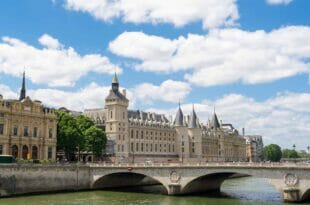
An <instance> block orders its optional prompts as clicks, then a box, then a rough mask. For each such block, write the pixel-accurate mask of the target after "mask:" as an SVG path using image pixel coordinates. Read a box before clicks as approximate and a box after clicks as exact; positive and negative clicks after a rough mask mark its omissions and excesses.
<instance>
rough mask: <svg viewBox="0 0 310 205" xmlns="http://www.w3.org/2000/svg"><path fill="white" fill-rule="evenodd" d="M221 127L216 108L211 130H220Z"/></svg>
mask: <svg viewBox="0 0 310 205" xmlns="http://www.w3.org/2000/svg"><path fill="white" fill-rule="evenodd" d="M220 127H221V125H220V123H219V120H218V118H217V115H216V113H215V107H214V111H213V117H212V120H211V128H212V129H217V128H220Z"/></svg>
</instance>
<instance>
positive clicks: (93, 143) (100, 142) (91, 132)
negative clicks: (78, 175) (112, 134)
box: [85, 126, 106, 156]
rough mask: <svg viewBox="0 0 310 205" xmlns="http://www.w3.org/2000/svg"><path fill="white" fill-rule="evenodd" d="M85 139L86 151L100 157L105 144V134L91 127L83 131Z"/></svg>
mask: <svg viewBox="0 0 310 205" xmlns="http://www.w3.org/2000/svg"><path fill="white" fill-rule="evenodd" d="M85 137H86V144H87V149H88V150H90V151H92V152H93V153H94V154H95V155H96V156H100V155H101V154H102V151H103V148H104V147H105V146H104V145H105V144H106V135H105V133H104V132H103V131H102V130H101V129H99V128H97V127H96V126H91V127H90V128H88V129H87V130H86V131H85Z"/></svg>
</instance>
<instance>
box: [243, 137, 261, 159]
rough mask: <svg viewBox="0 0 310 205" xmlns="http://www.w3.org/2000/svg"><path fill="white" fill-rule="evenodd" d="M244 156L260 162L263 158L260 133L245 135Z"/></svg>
mask: <svg viewBox="0 0 310 205" xmlns="http://www.w3.org/2000/svg"><path fill="white" fill-rule="evenodd" d="M245 140H246V156H247V161H250V162H260V161H262V160H263V158H264V156H263V151H264V144H263V138H262V136H260V135H246V136H245Z"/></svg>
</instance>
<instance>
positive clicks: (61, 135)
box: [56, 111, 106, 161]
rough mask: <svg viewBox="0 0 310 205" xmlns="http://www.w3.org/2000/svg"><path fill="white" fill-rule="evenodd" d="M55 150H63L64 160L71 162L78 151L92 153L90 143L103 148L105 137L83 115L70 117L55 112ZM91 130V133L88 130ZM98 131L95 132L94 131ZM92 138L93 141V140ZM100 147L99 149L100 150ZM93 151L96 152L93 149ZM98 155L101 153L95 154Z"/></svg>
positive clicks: (63, 113) (60, 112)
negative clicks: (93, 142)
mask: <svg viewBox="0 0 310 205" xmlns="http://www.w3.org/2000/svg"><path fill="white" fill-rule="evenodd" d="M56 115H57V130H58V132H57V150H63V151H64V152H65V154H66V158H67V159H68V160H69V161H71V160H72V158H74V153H75V152H77V151H78V150H79V151H92V149H93V146H92V145H90V144H89V143H90V141H91V142H92V141H95V142H96V143H97V144H98V146H102V147H104V146H105V142H106V136H105V134H104V132H103V131H101V130H100V131H101V132H100V131H99V129H98V128H97V127H96V126H95V123H94V122H93V121H92V120H91V119H90V118H88V117H86V116H84V115H80V116H77V117H75V116H72V115H70V114H69V113H66V112H62V111H57V112H56ZM90 128H92V129H91V130H92V131H89V129H90ZM95 128H96V129H98V130H96V129H95ZM93 138H94V139H93ZM102 147H101V149H102ZM94 150H96V151H97V150H98V148H95V149H94ZM97 153H100V154H101V152H97Z"/></svg>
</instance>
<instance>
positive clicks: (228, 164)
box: [89, 162, 310, 168]
mask: <svg viewBox="0 0 310 205" xmlns="http://www.w3.org/2000/svg"><path fill="white" fill-rule="evenodd" d="M89 165H90V166H91V167H188V168H190V167H239V168H264V167H266V168H276V167H279V168H281V167H283V168H290V167H292V168H295V167H298V168H310V163H266V162H265V163H264V162H255V163H248V162H197V163H193V162H191V163H134V164H133V163H89Z"/></svg>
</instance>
